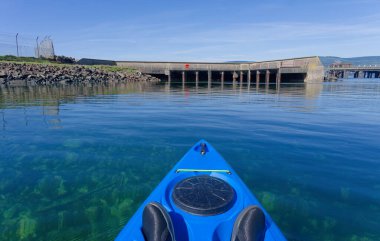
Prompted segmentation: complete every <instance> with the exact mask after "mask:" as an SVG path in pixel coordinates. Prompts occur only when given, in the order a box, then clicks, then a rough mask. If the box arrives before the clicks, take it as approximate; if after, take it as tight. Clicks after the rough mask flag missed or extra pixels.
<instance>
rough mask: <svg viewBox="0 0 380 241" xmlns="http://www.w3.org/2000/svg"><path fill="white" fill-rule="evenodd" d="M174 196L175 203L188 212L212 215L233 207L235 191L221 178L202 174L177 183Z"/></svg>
mask: <svg viewBox="0 0 380 241" xmlns="http://www.w3.org/2000/svg"><path fill="white" fill-rule="evenodd" d="M172 197H173V200H174V203H175V204H176V205H177V206H178V207H179V208H181V209H182V210H184V211H186V212H188V213H191V214H196V215H201V216H211V215H217V214H221V213H224V212H227V211H228V210H229V209H230V208H231V207H232V205H233V203H234V198H235V191H234V189H233V188H232V187H231V186H230V185H229V184H228V183H227V182H225V181H223V180H222V179H220V178H216V177H211V176H207V175H202V176H194V177H189V178H186V179H184V180H182V181H180V182H179V183H177V185H176V186H175V187H174V191H173V195H172Z"/></svg>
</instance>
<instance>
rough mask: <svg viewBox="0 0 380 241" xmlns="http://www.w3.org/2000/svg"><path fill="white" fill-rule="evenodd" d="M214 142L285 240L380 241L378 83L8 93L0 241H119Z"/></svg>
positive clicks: (0, 148) (0, 105) (2, 112)
mask: <svg viewBox="0 0 380 241" xmlns="http://www.w3.org/2000/svg"><path fill="white" fill-rule="evenodd" d="M201 138H205V139H206V140H208V141H209V142H211V144H213V145H214V146H215V148H216V149H218V150H219V151H220V153H221V154H222V155H223V156H224V157H225V159H226V160H228V161H229V163H230V164H231V165H232V166H233V168H234V169H235V170H236V171H237V172H238V174H239V175H240V176H241V178H242V179H243V180H244V181H245V182H246V184H247V185H248V186H249V188H250V189H251V190H252V191H253V193H254V194H255V195H256V196H257V197H258V198H259V200H260V201H261V202H262V204H263V205H264V207H265V208H266V209H267V211H268V212H269V213H270V214H271V216H272V217H273V219H274V220H275V221H276V222H277V224H278V225H279V227H280V228H281V229H282V231H283V232H284V234H285V236H286V237H287V238H288V239H289V240H312V241H314V240H315V241H316V240H339V241H340V240H342V241H343V240H344V241H346V240H348V241H370V240H380V81H379V80H368V79H367V80H347V81H344V82H336V83H324V84H308V85H303V84H300V85H282V86H281V88H280V89H279V90H276V89H275V88H274V87H273V86H270V87H269V88H265V86H260V87H259V88H256V87H255V86H251V87H250V88H249V87H247V86H246V85H244V86H239V85H238V84H237V85H233V86H232V85H225V86H223V87H221V86H218V85H216V86H212V87H211V88H208V86H207V84H206V85H205V86H200V87H199V88H197V89H196V88H195V87H194V86H193V85H190V84H189V85H188V86H184V87H182V86H181V85H178V86H171V87H170V88H169V87H168V86H167V85H164V84H161V85H154V86H150V85H148V84H118V85H111V86H104V85H97V86H93V87H90V86H67V87H53V86H50V87H1V88H0V210H1V212H0V239H1V240H65V241H70V240H112V239H113V238H115V236H116V235H117V234H118V232H119V231H120V230H121V228H122V227H123V226H124V225H125V224H126V222H127V221H128V219H129V218H130V217H131V215H132V214H133V213H134V211H135V210H136V209H137V208H138V206H139V204H140V203H141V202H142V201H143V200H144V199H145V198H146V197H147V195H148V194H149V193H150V192H151V191H152V190H153V188H154V187H155V186H156V185H157V184H158V183H159V181H160V180H161V179H162V178H163V177H164V176H165V174H166V173H167V172H168V171H169V170H170V169H171V167H172V166H173V165H174V164H175V163H176V162H177V161H178V160H179V159H180V158H181V156H182V155H183V154H184V153H185V152H186V151H187V149H188V148H190V147H191V146H192V145H193V144H194V143H195V142H196V141H198V140H199V139H201Z"/></svg>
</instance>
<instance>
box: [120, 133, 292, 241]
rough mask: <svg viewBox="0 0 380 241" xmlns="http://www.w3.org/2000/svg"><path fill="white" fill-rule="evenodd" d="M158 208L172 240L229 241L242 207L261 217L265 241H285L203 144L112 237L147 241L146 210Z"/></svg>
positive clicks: (228, 169)
mask: <svg viewBox="0 0 380 241" xmlns="http://www.w3.org/2000/svg"><path fill="white" fill-rule="evenodd" d="M152 202H156V203H159V204H161V205H162V207H164V208H165V209H166V210H167V212H168V213H169V215H170V218H171V220H172V221H173V228H174V230H175V237H176V240H185V241H201V240H204V241H230V240H231V235H232V230H233V227H234V223H235V221H236V219H237V217H238V216H239V213H241V212H242V210H244V209H245V208H247V207H249V206H252V205H254V206H258V207H260V208H261V209H262V211H263V213H264V215H265V241H271V240H276V241H281V240H286V239H285V237H284V236H283V234H282V233H281V231H280V229H279V228H278V227H277V225H276V224H275V223H274V221H273V220H272V219H271V217H270V216H269V214H268V213H267V212H266V211H265V209H264V208H263V207H262V206H261V204H260V203H259V201H258V200H257V199H256V197H255V196H254V195H253V194H252V193H251V192H250V190H249V189H248V188H247V186H246V185H245V184H244V182H243V181H242V180H241V179H240V178H239V176H238V175H237V173H236V172H235V171H234V170H233V169H232V168H231V166H230V165H229V164H228V163H227V162H226V161H225V160H224V159H223V157H222V156H221V155H220V154H219V153H218V152H217V151H216V150H215V149H214V148H213V147H212V146H211V145H210V144H209V143H208V142H206V141H204V140H201V141H199V142H198V143H196V144H195V145H194V146H193V147H192V148H191V149H190V150H189V151H188V152H187V153H186V154H185V156H184V157H183V158H182V159H181V160H180V161H179V162H178V163H177V164H176V165H175V166H174V168H173V169H172V170H171V171H170V172H169V173H168V174H167V175H166V177H165V178H164V179H163V180H162V181H161V183H160V184H159V185H158V186H157V187H156V189H155V190H154V191H153V192H152V193H151V194H150V196H149V197H148V198H147V199H146V200H145V202H144V203H143V204H142V205H141V206H140V208H139V209H138V210H137V211H136V213H135V214H134V215H133V216H132V218H131V219H130V220H129V222H128V224H127V225H126V226H125V227H124V228H123V230H122V231H121V232H120V233H119V235H118V236H117V237H116V240H117V241H127V240H134V241H145V239H144V235H143V231H142V225H143V224H142V215H143V211H144V207H145V206H146V205H147V204H149V203H152Z"/></svg>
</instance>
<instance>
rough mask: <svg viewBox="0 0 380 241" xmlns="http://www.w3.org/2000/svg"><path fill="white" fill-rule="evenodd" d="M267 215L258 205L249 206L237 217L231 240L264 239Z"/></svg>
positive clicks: (259, 240) (254, 240) (258, 240)
mask: <svg viewBox="0 0 380 241" xmlns="http://www.w3.org/2000/svg"><path fill="white" fill-rule="evenodd" d="M265 231H266V228H265V215H264V213H263V211H262V210H261V208H259V207H258V206H249V207H247V208H246V209H244V210H243V211H242V212H241V213H240V214H239V216H238V217H237V218H236V221H235V224H234V228H233V230H232V236H231V241H263V240H264V238H265Z"/></svg>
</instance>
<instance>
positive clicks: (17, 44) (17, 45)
mask: <svg viewBox="0 0 380 241" xmlns="http://www.w3.org/2000/svg"><path fill="white" fill-rule="evenodd" d="M17 37H18V33H17V34H16V48H17V57H19V54H18V39H17Z"/></svg>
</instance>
